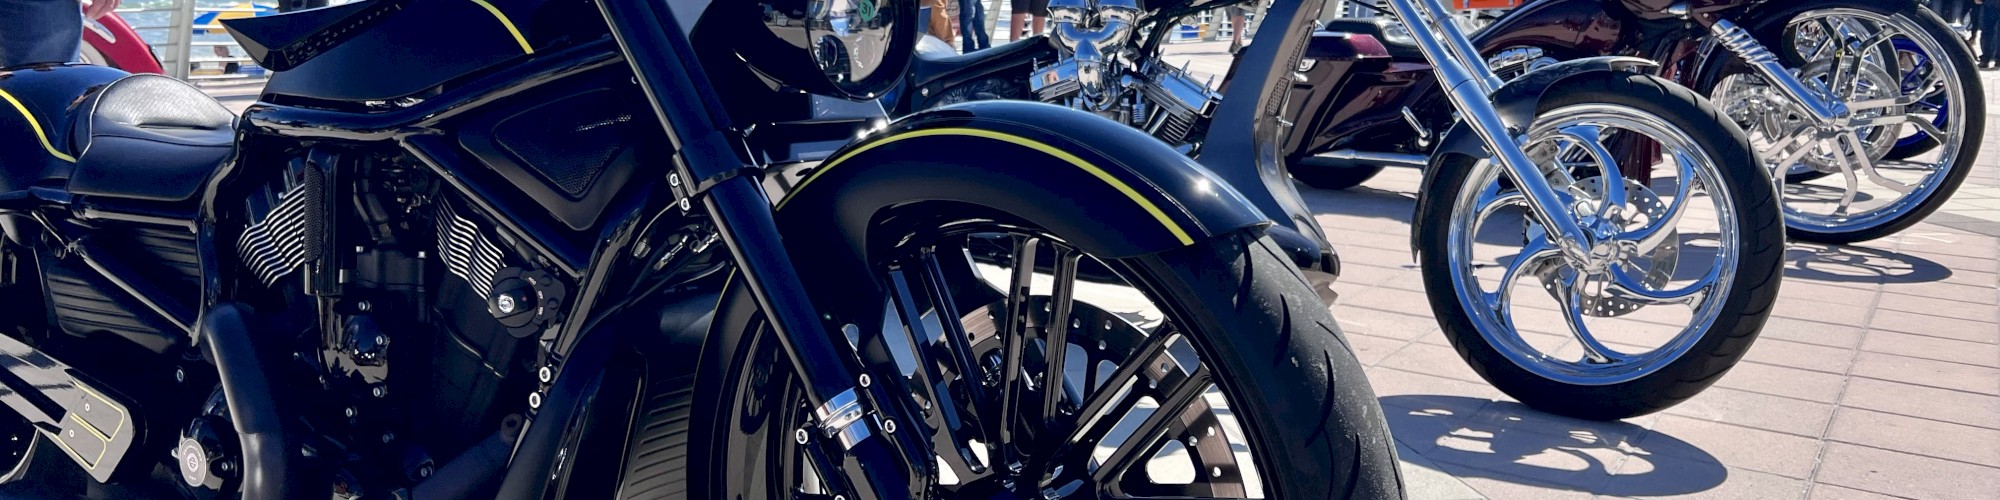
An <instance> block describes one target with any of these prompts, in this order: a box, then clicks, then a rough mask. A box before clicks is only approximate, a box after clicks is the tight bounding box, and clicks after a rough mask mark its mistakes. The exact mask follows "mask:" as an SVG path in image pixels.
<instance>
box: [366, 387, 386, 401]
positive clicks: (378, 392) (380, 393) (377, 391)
mask: <svg viewBox="0 0 2000 500" xmlns="http://www.w3.org/2000/svg"><path fill="white" fill-rule="evenodd" d="M368 393H369V394H374V395H375V397H378V398H380V397H387V396H388V395H389V387H388V386H381V385H378V386H375V388H374V389H372V390H369V391H368Z"/></svg>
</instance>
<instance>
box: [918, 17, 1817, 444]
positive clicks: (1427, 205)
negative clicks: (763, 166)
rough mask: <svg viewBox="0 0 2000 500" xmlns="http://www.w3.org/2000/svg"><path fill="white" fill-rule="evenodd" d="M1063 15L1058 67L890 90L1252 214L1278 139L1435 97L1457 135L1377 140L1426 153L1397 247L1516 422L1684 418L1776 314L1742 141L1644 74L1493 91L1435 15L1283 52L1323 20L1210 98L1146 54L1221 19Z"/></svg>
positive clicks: (1287, 22)
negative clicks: (1155, 164)
mask: <svg viewBox="0 0 2000 500" xmlns="http://www.w3.org/2000/svg"><path fill="white" fill-rule="evenodd" d="M1062 1H1063V0H1055V2H1053V3H1051V6H1050V11H1051V19H1055V20H1056V21H1057V23H1058V24H1057V25H1056V27H1057V33H1056V35H1054V36H1052V37H1051V39H1050V41H1051V42H1053V46H1054V47H1055V48H1056V49H1057V50H1056V54H1055V55H1056V56H1057V57H1053V58H1051V57H1050V56H1049V55H1048V54H1047V53H1046V52H1044V50H1045V49H1042V48H1038V47H1035V46H1027V47H1022V46H1020V45H1021V43H1016V44H1013V45H1010V46H1002V47H996V48H994V49H991V50H989V51H983V52H977V53H972V54H966V55H962V56H951V57H929V58H926V57H925V56H923V55H922V53H920V54H919V56H918V59H917V62H916V63H915V68H916V69H915V70H914V71H913V74H914V75H915V76H913V77H911V78H909V79H908V83H906V85H907V86H906V87H905V90H909V89H911V88H914V89H915V95H916V96H917V99H919V100H922V99H928V100H929V101H924V102H935V103H943V102H956V101H959V100H976V99H988V98H996V97H1007V96H1010V95H1011V96H1018V95H1020V92H1022V91H1028V92H1032V93H1033V94H1032V95H1033V96H1034V97H1035V98H1038V99H1042V100H1045V101H1050V102H1055V103H1061V104H1065V105H1068V106H1071V107H1076V108H1080V109H1085V110H1089V111H1092V112H1095V113H1098V114H1100V115H1104V116H1108V117H1112V118H1115V119H1118V120H1120V121H1123V122H1126V123H1128V124H1132V125H1134V126H1138V127H1143V128H1142V129H1143V130H1146V131H1148V132H1149V133H1152V134H1154V136H1155V137H1157V138H1160V139H1162V140H1163V141H1166V142H1167V143H1168V144H1173V145H1175V146H1176V148H1177V150H1179V151H1183V152H1186V153H1189V154H1193V155H1196V157H1197V160H1198V161H1200V162H1201V163H1202V164H1203V165H1204V166H1207V167H1209V168H1210V169H1211V170H1214V171H1215V172H1217V173H1218V174H1219V175H1221V176H1223V177H1224V178H1226V179H1229V180H1231V181H1232V182H1237V183H1239V184H1236V185H1237V186H1238V187H1239V188H1240V189H1242V190H1243V191H1244V192H1245V193H1246V194H1251V195H1252V196H1255V195H1256V194H1270V195H1273V199H1295V198H1294V197H1295V196H1296V191H1294V188H1293V187H1292V186H1291V183H1290V179H1287V178H1285V176H1284V175H1283V172H1284V169H1283V167H1284V160H1285V159H1287V157H1286V156H1285V155H1284V154H1283V152H1285V151H1289V150H1295V149H1296V148H1297V146H1296V145H1295V143H1296V142H1298V141H1302V140H1303V139H1301V137H1302V136H1301V135H1298V134H1289V133H1288V131H1289V130H1288V127H1287V125H1289V124H1291V123H1297V124H1299V125H1302V126H1304V127H1303V128H1301V129H1300V130H1301V131H1304V130H1316V128H1317V127H1320V126H1323V125H1325V124H1323V123H1317V122H1310V121H1306V120H1307V119H1312V118H1313V117H1312V116H1310V115H1303V113H1302V110H1307V109H1311V110H1320V109H1323V108H1333V109H1349V108H1352V109H1374V108H1376V107H1378V106H1379V105H1380V104H1379V103H1380V102H1382V101H1384V100H1387V99H1392V98H1394V97H1395V95H1394V94H1393V93H1374V94H1371V93H1368V92H1367V91H1364V89H1370V88H1373V87H1374V86H1375V85H1376V84H1375V83H1374V82H1368V81H1366V80H1362V79H1365V78H1371V77H1373V75H1377V74H1384V73H1385V71H1383V70H1386V69H1395V70H1398V71H1415V70H1417V69H1421V70H1422V71H1424V72H1425V73H1426V75H1430V74H1431V73H1433V72H1434V73H1435V74H1436V76H1434V77H1433V76H1426V77H1425V78H1438V79H1442V80H1443V81H1445V82H1449V84H1448V85H1444V86H1443V87H1442V88H1449V89H1454V90H1453V91H1452V92H1451V93H1450V94H1448V95H1446V96H1444V97H1446V98H1445V99H1439V100H1440V101H1448V104H1449V106H1451V110H1450V111H1448V112H1447V113H1449V112H1456V113H1457V114H1458V115H1459V116H1466V117H1472V118H1470V119H1468V121H1467V122H1466V123H1464V124H1461V125H1459V126H1457V127H1456V128H1454V129H1452V130H1451V131H1449V132H1447V133H1445V134H1444V135H1443V137H1436V136H1431V135H1429V133H1428V132H1424V133H1411V132H1410V131H1409V130H1408V129H1407V128H1405V129H1403V130H1402V131H1401V133H1402V134H1405V135H1406V136H1408V137H1395V138H1394V140H1393V141H1389V142H1401V141H1406V140H1419V141H1436V142H1437V144H1435V145H1432V144H1429V143H1426V145H1427V146H1431V149H1430V150H1428V151H1426V153H1433V152H1434V153H1436V156H1435V158H1434V159H1432V160H1431V161H1432V162H1434V163H1435V165H1434V168H1435V169H1436V170H1435V171H1436V172H1439V173H1440V174H1436V175H1432V176H1430V178H1429V179H1427V180H1426V183H1425V185H1424V188H1423V190H1422V194H1421V195H1420V196H1421V197H1422V198H1423V200H1422V205H1421V207H1422V208H1420V211H1419V213H1418V214H1417V227H1416V229H1415V231H1414V233H1415V235H1416V237H1415V238H1413V240H1412V245H1413V247H1414V248H1415V249H1416V250H1417V251H1418V253H1419V256H1420V257H1421V263H1422V264H1423V271H1424V277H1425V282H1426V288H1428V289H1429V290H1430V291H1431V297H1430V299H1431V305H1432V309H1433V311H1434V312H1435V313H1436V315H1437V317H1438V318H1439V322H1440V323H1441V324H1442V325H1443V326H1444V327H1445V329H1446V332H1447V334H1448V336H1449V337H1450V338H1451V340H1452V342H1453V343H1454V344H1455V345H1456V346H1457V347H1458V349H1459V351H1460V352H1461V354H1463V355H1464V357H1465V358H1466V360H1467V361H1469V362H1470V363H1471V364H1472V365H1473V367H1474V368H1475V369H1476V370H1477V371H1479V373H1480V374H1481V375H1483V376H1485V377H1486V378H1487V380H1489V381H1491V382H1492V383H1493V384H1495V385H1496V386H1498V387H1500V388H1501V389H1502V390H1505V391H1507V392H1508V393H1509V394H1511V395H1513V396H1515V397H1516V398H1517V399H1519V400H1521V401H1522V402H1524V403H1527V404H1530V405H1534V406H1536V407H1538V408H1542V409H1545V410H1548V411H1551V412H1556V413H1561V414H1566V415H1572V416H1578V417H1585V418H1596V419H1610V418H1622V417H1627V416H1632V415H1638V414H1643V413H1648V412H1652V411H1657V410H1659V409H1662V408H1665V407H1667V406H1671V405H1673V404H1675V403H1678V402H1680V401H1682V400H1685V399H1687V398H1689V397H1693V396H1694V394H1696V393H1697V392H1699V391H1700V390H1702V389H1703V388H1705V387H1707V386H1708V385H1709V384H1711V383H1713V382H1714V381H1715V380H1716V379H1717V378H1718V376H1719V375H1720V374H1721V373H1722V372H1724V371H1726V370H1727V369H1728V368H1729V367H1731V366H1733V365H1734V364H1735V362H1736V361H1737V360H1738V359H1739V358H1740V357H1741V356H1742V354H1743V352H1744V350H1745V349H1746V348H1748V347H1749V344H1750V343H1751V342H1752V341H1753V339H1754V338H1755V336H1756V332H1757V330H1759V329H1760V328H1761V327H1762V325H1763V323H1764V320H1765V318H1766V316H1767V315H1768V311H1769V307H1770V305H1771V304H1772V302H1773V301H1774V300H1775V299H1776V292H1777V282H1778V272H1779V263H1780V258H1781V257H1782V251H1783V241H1784V237H1783V234H1782V229H1781V228H1782V225H1781V224H1780V223H1779V220H1780V219H1779V214H1778V212H1777V205H1776V200H1775V197H1774V195H1773V193H1772V188H1771V182H1770V180H1769V177H1768V176H1767V175H1765V174H1764V173H1763V172H1762V169H1760V168H1758V166H1757V163H1756V159H1755V157H1754V156H1753V155H1752V153H1751V152H1750V150H1749V149H1748V146H1747V142H1746V139H1745V138H1744V136H1743V132H1742V130H1741V129H1740V128H1739V127H1737V126H1735V124H1733V123H1730V122H1728V121H1727V120H1724V119H1721V118H1719V117H1718V116H1717V115H1716V113H1714V112H1713V109H1714V108H1713V107H1711V106H1709V105H1708V104H1707V102H1706V101H1704V100H1703V99H1701V98H1699V97H1698V96H1696V95H1695V94H1693V93H1692V92H1689V91H1688V90H1687V89H1685V88H1683V87H1681V86H1678V85H1675V84H1673V83H1671V82H1668V81H1666V80H1663V79H1660V78H1657V77H1651V76H1645V75H1642V74H1639V73H1637V72H1638V71H1644V70H1646V69H1649V68H1650V67H1651V63H1650V62H1647V61H1644V60H1640V59H1636V58H1630V57H1597V58H1589V59H1580V60H1576V61H1572V62H1568V63H1564V64H1551V65H1546V66H1545V67H1536V68H1534V70H1533V71H1528V72H1527V74H1526V75H1521V76H1520V78H1517V79H1515V80H1514V81H1513V82H1503V81H1502V80H1501V78H1500V77H1499V76H1498V75H1496V74H1494V73H1493V71H1492V70H1491V69H1489V68H1488V66H1487V64H1486V61H1485V60H1484V59H1483V58H1481V57H1479V55H1478V54H1477V53H1476V52H1473V51H1471V50H1470V49H1468V47H1470V45H1469V44H1468V43H1467V42H1466V39H1465V38H1464V35H1463V33H1462V32H1461V31H1460V27H1459V26H1458V25H1457V24H1456V22H1455V20H1453V19H1452V17H1451V15H1450V13H1451V11H1449V10H1447V9H1446V8H1445V7H1443V6H1442V5H1441V4H1438V3H1437V2H1435V1H1434V0H1423V1H1422V2H1417V1H1414V0H1400V1H1395V2H1391V3H1392V5H1393V7H1394V9H1395V13H1396V14H1397V15H1399V16H1401V18H1402V19H1404V20H1405V21H1407V22H1408V23H1409V26H1408V27H1407V28H1405V32H1404V33H1406V34H1405V35H1404V37H1403V39H1404V40H1406V42H1405V43H1408V44H1409V45H1402V44H1385V43H1383V42H1382V39H1383V38H1387V37H1389V36H1390V35H1389V34H1388V32H1386V31H1384V30H1382V29H1380V26H1377V28H1378V29H1377V30H1375V32H1373V33H1361V34H1352V33H1347V32H1335V31H1326V30H1321V31H1317V32H1310V30H1307V29H1295V28H1312V27H1315V26H1316V24H1317V22H1316V19H1315V17H1316V16H1317V15H1318V14H1319V13H1320V12H1321V7H1322V6H1323V5H1321V4H1320V3H1319V2H1297V1H1282V0H1281V1H1278V2H1275V3H1273V4H1272V6H1271V7H1270V9H1269V10H1268V11H1267V12H1266V15H1265V21H1264V22H1266V23H1267V24H1265V25H1264V26H1263V27H1262V28H1260V29H1259V32H1260V33H1261V34H1260V35H1259V37H1258V41H1257V42H1256V43H1252V44H1250V45H1249V46H1248V47H1246V50H1244V51H1243V52H1242V53H1241V54H1240V55H1239V56H1238V57H1237V59H1236V60H1235V64H1234V65H1232V67H1231V69H1230V73H1229V75H1228V78H1226V79H1225V80H1224V82H1223V83H1222V85H1221V88H1220V89H1218V90H1215V91H1212V92H1211V91H1208V87H1207V86H1205V85H1203V84H1200V83H1195V82H1192V81H1191V80H1190V79H1188V78H1187V75H1185V74H1184V73H1182V72H1180V70H1178V69H1175V68H1171V67H1168V66H1165V65H1163V64H1160V63H1159V62H1158V61H1159V57H1158V56H1159V54H1160V46H1159V45H1160V43H1161V40H1163V38H1164V37H1163V35H1164V33H1165V30H1166V29H1167V28H1169V27H1171V26H1173V25H1174V19H1176V18H1177V17H1179V16H1182V15H1186V14H1189V13H1193V12H1197V11H1199V10H1200V9H1206V8H1215V7H1216V6H1218V5H1222V4H1217V3H1208V4H1195V5H1182V4H1172V5H1170V6H1165V7H1162V6H1159V5H1154V6H1152V7H1151V9H1153V10H1147V11H1143V12H1141V11H1138V10H1136V8H1135V7H1133V6H1132V5H1131V4H1128V3H1124V2H1123V1H1122V0H1098V1H1097V3H1096V4H1094V5H1095V7H1094V10H1078V7H1077V6H1078V5H1080V4H1081V3H1080V2H1071V3H1060V2H1062ZM1148 26H1150V27H1152V28H1151V29H1146V28H1144V27H1148ZM1371 26H1376V25H1371ZM1357 31H1358V30H1357ZM1030 41H1036V40H1030ZM1023 43H1026V42H1023ZM1038 45H1039V44H1038ZM1392 51H1401V52H1402V53H1403V54H1404V55H1408V56H1414V57H1416V58H1418V60H1427V62H1428V64H1421V65H1418V67H1405V66H1397V67H1394V68H1387V67H1382V68H1376V71H1375V72H1372V73H1371V72H1368V71H1358V70H1357V68H1375V67H1376V66H1377V65H1386V64H1390V61H1391V59H1390V56H1391V55H1392V53H1391V52H1392ZM1294 54H1298V55H1302V56H1303V57H1300V56H1295V55H1294ZM1281 55H1283V56H1284V57H1280V56H1281ZM982 61H984V62H982ZM927 65H928V66H927ZM928 68H938V69H929V70H927V69H928ZM1514 71H1517V72H1518V71H1520V69H1518V68H1516V69H1514ZM932 75H935V76H932ZM1397 76H1408V73H1407V72H1403V73H1397ZM1024 77H1025V78H1026V80H1025V84H1024V83H1022V82H1023V80H1021V78H1024ZM1343 78H1349V79H1352V80H1343ZM1384 78H1388V77H1384ZM1385 85H1386V83H1385ZM1182 90H1185V91H1182ZM1222 95H1228V96H1231V97H1229V98H1226V99H1220V100H1219V101H1218V100H1217V99H1218V98H1219V96H1222ZM1238 96H1240V97H1238ZM904 98H905V99H912V98H910V97H909V96H908V95H904ZM1210 109H1213V110H1214V111H1213V113H1212V114H1211V113H1210V112H1208V111H1207V110H1210ZM1320 115H1321V116H1327V117H1333V116H1340V115H1337V114H1335V113H1321V114H1320ZM1378 119H1379V118H1378ZM1391 119H1394V120H1398V121H1401V120H1403V119H1404V118H1403V116H1402V115H1401V114H1398V115H1395V116H1394V117H1393V118H1391ZM1182 124H1186V125H1182ZM1203 124H1207V125H1205V126H1204V125H1203ZM1442 128H1443V127H1439V129H1442ZM1412 138H1415V139H1412ZM1385 143H1386V142H1385ZM1230 148H1233V149H1230ZM1613 150H1616V151H1621V152H1632V151H1644V152H1646V154H1626V155H1624V156H1622V157H1614V155H1613V154H1612V153H1611V152H1610V151H1613ZM1488 152H1494V154H1493V155H1489V154H1488ZM1404 156H1409V157H1412V158H1414V159H1413V160H1409V161H1412V162H1422V161H1424V160H1423V157H1421V156H1415V155H1408V154H1406V155H1404ZM1244 186H1251V187H1244ZM1255 186H1263V187H1264V189H1257V188H1255ZM1269 206H1274V207H1276V208H1267V210H1266V213H1267V214H1269V215H1271V216H1272V218H1273V219H1275V220H1281V221H1283V220H1290V221H1294V222H1295V223H1297V224H1296V225H1297V226H1300V227H1304V226H1312V227H1314V228H1316V227H1317V225H1318V224H1317V222H1316V221H1313V220H1312V219H1311V218H1310V217H1301V216H1287V214H1310V212H1309V211H1305V209H1304V207H1303V205H1298V206H1289V205H1284V204H1272V205H1269ZM1293 210H1297V211H1296V212H1294V211H1293ZM1489 220H1490V221H1489ZM1307 234H1314V233H1307ZM1527 278H1534V279H1533V280H1529V279H1527ZM1533 282H1539V283H1533ZM1517 289H1518V290H1517Z"/></svg>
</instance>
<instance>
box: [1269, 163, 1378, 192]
mask: <svg viewBox="0 0 2000 500" xmlns="http://www.w3.org/2000/svg"><path fill="white" fill-rule="evenodd" d="M1287 163H1289V164H1291V165H1298V164H1299V163H1298V162H1287ZM1287 170H1288V171H1290V172H1291V173H1292V178H1293V179H1298V180H1299V182H1303V183H1305V185H1307V186H1312V187H1315V188H1319V189H1325V190H1328V191H1339V190H1342V189H1347V188H1351V187H1354V186H1359V185H1361V184H1362V183H1365V182H1368V180H1369V179H1374V178H1375V176H1376V175H1379V174H1381V173H1382V166H1381V165H1365V166H1357V167H1345V168H1311V167H1306V168H1300V167H1292V168H1290V169H1287Z"/></svg>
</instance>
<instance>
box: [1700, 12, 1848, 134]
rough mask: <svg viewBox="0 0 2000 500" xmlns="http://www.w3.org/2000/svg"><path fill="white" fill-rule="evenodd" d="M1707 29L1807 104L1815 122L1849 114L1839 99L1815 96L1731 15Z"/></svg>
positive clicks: (1790, 95) (1789, 95)
mask: <svg viewBox="0 0 2000 500" xmlns="http://www.w3.org/2000/svg"><path fill="white" fill-rule="evenodd" d="M1708 31H1709V33H1710V34H1713V35H1715V41H1716V43H1720V44H1722V46H1723V47H1725V48H1728V49H1729V51H1730V52H1735V53H1736V56H1737V57H1741V58H1743V60H1744V61H1746V62H1749V63H1750V67H1752V68H1756V69H1757V74H1758V75H1761V76H1763V77H1764V81H1768V82H1771V84H1772V86H1775V87H1778V90H1779V91H1781V92H1784V93H1785V97H1787V98H1790V99H1791V100H1792V102H1796V103H1799V107H1801V108H1805V110H1806V113H1807V114H1809V115H1811V116H1812V118H1813V121H1814V122H1815V123H1819V124H1826V123H1830V122H1832V121H1834V120H1835V119H1838V118H1840V117H1843V116H1846V115H1847V105H1846V104H1845V103H1842V102H1840V101H1838V100H1832V101H1822V100H1820V99H1819V98H1818V97H1815V96H1813V95H1812V91H1811V90H1809V89H1806V84H1805V83H1803V82H1800V81H1799V79H1798V77H1796V76H1793V75H1792V72H1791V70H1788V69H1785V65H1784V64H1783V63H1779V62H1778V55H1777V54H1772V53H1771V50H1770V49H1767V48H1765V47H1764V44H1763V43H1759V42H1758V41H1757V38H1756V37H1753V36H1750V32H1749V31H1748V30H1745V29H1743V27H1742V26H1737V25H1736V23H1733V22H1729V20H1728V19H1717V20H1715V24H1711V25H1709V26H1708ZM1829 36H1831V35H1829Z"/></svg>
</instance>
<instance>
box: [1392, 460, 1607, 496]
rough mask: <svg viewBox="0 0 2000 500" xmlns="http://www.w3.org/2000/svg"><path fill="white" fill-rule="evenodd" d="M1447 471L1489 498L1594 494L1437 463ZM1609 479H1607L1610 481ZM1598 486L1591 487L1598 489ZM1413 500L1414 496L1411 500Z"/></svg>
mask: <svg viewBox="0 0 2000 500" xmlns="http://www.w3.org/2000/svg"><path fill="white" fill-rule="evenodd" d="M1437 464H1438V467H1439V468H1441V469H1443V470H1444V471H1445V472H1448V473H1451V474H1452V475H1454V476H1458V478H1459V480H1462V481H1465V484H1466V486H1470V487H1472V489H1473V490H1474V491H1477V492H1479V494H1481V495H1485V496H1486V497H1487V498H1496V499H1500V498H1533V499H1549V500H1571V499H1577V500H1584V499H1589V498H1591V497H1592V495H1591V494H1590V493H1589V492H1588V491H1586V488H1579V487H1577V486H1574V485H1564V484H1559V483H1554V482H1547V481H1540V480H1536V479H1532V478H1527V477H1522V476H1518V475H1512V474H1507V473H1504V472H1498V471H1490V470H1485V469H1480V468H1477V467H1471V466H1467V465H1461V464H1455V463H1450V462H1437ZM1607 479H1608V478H1607ZM1595 486H1596V485H1592V488H1589V489H1595ZM1412 498H1414V497H1412Z"/></svg>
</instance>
